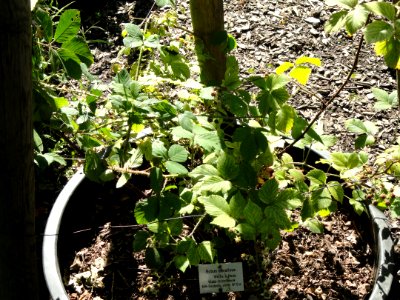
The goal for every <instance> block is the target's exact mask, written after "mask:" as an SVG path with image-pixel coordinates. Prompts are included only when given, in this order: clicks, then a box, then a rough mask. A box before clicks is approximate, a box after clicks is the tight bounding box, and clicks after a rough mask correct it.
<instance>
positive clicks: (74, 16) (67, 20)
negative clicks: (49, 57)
mask: <svg viewBox="0 0 400 300" xmlns="http://www.w3.org/2000/svg"><path fill="white" fill-rule="evenodd" d="M80 26H81V17H80V12H79V10H77V9H67V10H66V11H64V13H63V14H62V15H61V17H60V20H59V21H58V25H57V28H56V32H55V33H54V40H55V41H56V42H57V43H65V42H67V41H69V40H71V39H72V38H74V37H75V36H76V35H77V34H78V32H79V29H80Z"/></svg>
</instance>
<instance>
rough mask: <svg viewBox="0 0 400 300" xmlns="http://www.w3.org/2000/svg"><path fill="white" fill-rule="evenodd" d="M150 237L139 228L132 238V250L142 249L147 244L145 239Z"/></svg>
mask: <svg viewBox="0 0 400 300" xmlns="http://www.w3.org/2000/svg"><path fill="white" fill-rule="evenodd" d="M149 237H150V234H149V232H147V231H144V230H140V231H138V232H136V234H135V236H134V240H133V251H141V250H144V249H145V248H146V246H147V239H148V238H149Z"/></svg>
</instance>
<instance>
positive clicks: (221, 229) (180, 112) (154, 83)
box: [34, 0, 400, 272]
mask: <svg viewBox="0 0 400 300" xmlns="http://www.w3.org/2000/svg"><path fill="white" fill-rule="evenodd" d="M327 2H328V3H329V4H338V5H340V6H341V7H342V8H343V9H344V10H343V11H341V12H340V13H336V14H333V15H332V17H331V18H330V20H329V22H328V23H327V25H326V30H327V31H329V32H333V31H337V30H339V29H340V28H342V27H345V29H346V30H347V32H348V33H349V34H354V33H355V32H356V31H357V30H358V29H361V28H362V27H363V26H365V25H366V27H365V30H364V34H365V36H366V41H367V42H369V43H376V45H378V46H376V47H375V49H376V51H377V54H378V55H383V56H384V58H385V61H386V63H387V64H388V66H390V67H393V66H394V67H397V66H398V61H399V57H398V55H399V53H400V52H399V51H397V52H396V51H392V50H393V49H394V48H395V49H397V48H396V47H398V43H399V42H398V40H397V31H398V28H397V27H398V26H399V24H400V23H399V21H398V19H397V9H398V6H397V5H393V4H390V3H386V2H370V3H366V4H358V2H357V1H349V0H336V1H333V0H331V1H327ZM157 4H160V5H166V4H168V5H171V4H174V2H173V1H166V0H165V1H157ZM370 13H374V14H375V15H378V16H380V17H384V18H387V19H388V21H387V22H386V21H381V20H374V21H372V22H371V23H369V24H368V25H367V21H368V15H369V14H370ZM34 14H35V18H34V19H35V20H37V27H36V30H35V31H34V37H35V38H36V39H37V43H36V50H35V52H34V62H35V64H34V65H35V70H36V75H34V78H35V79H36V81H37V87H38V94H39V95H40V96H41V97H42V98H41V99H42V100H43V101H44V102H45V103H46V105H45V106H43V107H44V108H43V107H42V106H40V105H39V106H38V108H41V107H42V108H41V109H42V111H43V110H46V113H47V115H46V116H47V120H48V124H49V125H48V126H50V127H51V128H57V131H56V132H58V133H59V136H61V137H62V138H63V141H64V142H63V143H62V145H59V146H57V144H56V146H54V148H53V152H52V153H51V155H54V157H57V159H58V160H57V161H58V162H60V163H64V161H63V160H62V158H61V156H56V154H55V153H57V152H59V149H60V148H63V147H67V148H68V149H69V151H70V152H71V154H70V155H69V156H70V157H74V156H75V157H81V156H82V155H84V157H85V165H84V171H85V173H86V175H87V176H88V177H89V178H90V179H92V180H95V181H98V182H104V181H111V180H114V179H116V187H117V188H120V187H122V186H124V185H125V184H126V183H127V182H131V183H132V184H135V180H136V178H137V176H146V177H148V178H149V179H150V180H149V181H150V187H151V192H150V193H149V195H148V196H147V197H143V199H140V200H139V201H138V202H137V203H136V207H135V210H134V215H135V219H136V222H137V223H138V224H141V225H143V229H142V230H141V231H138V232H137V233H136V235H135V237H134V242H133V248H134V250H135V251H145V254H146V262H147V265H148V266H149V267H152V268H153V267H154V268H158V269H166V268H168V267H169V266H170V265H174V266H175V267H176V268H178V269H179V270H181V271H182V272H185V271H186V269H187V268H188V267H190V266H196V265H198V264H199V263H204V262H208V263H212V262H216V261H223V259H224V257H223V253H221V249H222V247H223V244H224V243H227V242H229V243H249V244H250V245H252V246H253V247H254V251H253V252H254V255H255V258H256V266H257V267H258V268H260V267H261V264H262V259H263V253H264V252H265V251H271V250H273V249H275V248H276V247H278V246H279V243H280V241H281V232H282V230H285V231H291V230H295V228H297V227H299V226H305V227H307V228H309V229H310V230H311V231H312V232H315V233H321V232H323V226H322V222H321V219H322V218H324V217H326V216H328V215H329V214H330V213H331V212H333V211H335V210H336V208H337V206H338V202H339V203H342V202H343V201H345V200H346V201H349V202H350V204H352V205H353V207H354V208H355V211H356V212H357V213H360V214H361V213H362V212H363V211H364V210H365V206H366V204H368V203H371V202H374V203H376V204H377V205H378V206H379V207H382V208H387V207H390V208H391V211H392V212H393V213H394V214H400V210H399V208H400V205H399V204H400V191H399V189H398V188H396V187H395V186H396V185H395V183H394V182H395V181H396V180H398V177H399V175H400V154H399V153H400V146H397V145H396V146H393V147H392V148H390V149H388V150H387V151H386V152H385V153H382V154H381V155H380V156H379V157H378V158H377V159H376V161H375V162H374V164H369V163H368V156H367V154H366V153H365V152H362V151H360V152H358V153H356V152H354V153H340V152H335V153H331V155H330V157H329V158H325V159H323V160H322V162H324V163H325V165H318V164H317V165H314V166H311V165H309V164H308V162H307V159H306V158H304V159H301V160H300V161H296V160H295V159H294V158H293V157H292V156H291V155H290V154H289V152H288V151H287V150H289V149H290V148H291V147H293V146H294V145H296V146H298V147H304V145H315V144H318V145H319V146H321V147H328V146H331V145H332V141H333V140H334V138H333V137H331V136H327V135H324V134H323V133H321V132H320V131H319V129H318V128H316V126H315V125H314V123H315V121H316V120H317V119H318V117H319V116H320V115H321V113H322V111H323V110H324V109H326V107H327V106H328V105H330V104H331V103H332V101H333V99H334V98H335V97H336V96H337V95H338V94H339V92H340V91H341V89H342V88H343V86H344V85H345V84H346V83H347V81H348V79H349V78H350V76H351V73H352V72H353V71H354V68H353V69H352V70H351V72H350V74H349V76H348V78H347V79H346V80H345V81H344V83H343V85H342V87H341V88H339V89H338V90H337V91H336V92H335V93H333V96H332V97H330V98H329V99H328V100H327V101H326V102H325V103H324V107H323V108H321V111H320V112H319V113H318V114H317V115H316V117H315V118H314V119H313V120H311V121H308V120H306V119H305V118H303V117H301V116H300V115H299V114H298V113H297V111H296V109H295V108H294V107H293V106H292V105H290V104H289V102H288V100H289V99H290V97H291V95H290V93H289V92H288V89H287V85H288V84H297V83H298V84H300V85H306V84H307V82H308V80H309V78H310V76H312V70H313V69H314V68H318V67H321V66H322V62H321V61H320V60H319V59H318V58H315V57H305V56H301V57H299V58H298V59H297V60H295V61H294V62H284V63H282V64H281V65H280V66H278V67H277V69H276V70H275V73H270V74H267V75H265V76H250V77H249V78H245V79H244V78H241V75H240V74H239V64H238V61H237V60H236V58H235V57H234V56H233V55H232V54H231V53H228V52H230V51H231V50H233V48H234V46H235V41H234V40H233V38H232V37H231V36H229V35H228V34H226V32H225V34H222V35H221V37H223V38H224V39H226V40H225V42H226V43H221V44H224V45H229V47H224V49H223V50H224V51H226V52H227V53H226V72H225V77H224V80H223V81H222V84H221V87H214V86H204V85H203V84H201V83H200V82H198V81H197V79H196V78H197V77H198V74H199V67H198V65H197V64H196V63H194V62H193V61H189V60H188V53H193V52H194V44H193V43H194V41H193V36H191V35H189V34H188V32H187V31H185V34H186V36H181V37H180V38H179V39H178V40H172V41H171V39H170V30H171V29H172V28H173V27H174V26H176V24H175V20H176V19H177V18H176V15H175V13H174V11H173V10H165V11H163V12H161V13H159V14H158V15H154V14H152V15H150V16H149V18H148V19H146V20H145V22H143V23H142V24H143V27H140V26H138V25H136V24H123V31H122V36H123V44H124V46H123V48H122V50H121V51H120V56H121V57H126V56H133V55H134V56H135V57H137V60H136V61H135V62H134V63H133V64H128V63H127V62H126V63H124V64H122V63H121V64H115V65H113V67H112V68H113V71H114V72H115V76H114V78H113V79H112V81H111V82H110V83H109V84H105V83H102V82H101V81H100V80H99V79H98V78H96V77H95V76H93V75H91V74H90V73H89V71H88V69H87V67H88V66H89V65H90V63H91V62H93V58H92V56H91V54H90V52H88V48H87V44H86V43H85V42H84V40H82V37H81V36H80V35H79V27H80V25H79V12H78V11H76V10H65V11H64V12H63V13H62V14H61V11H60V12H56V15H55V16H53V17H51V14H50V13H49V12H48V11H46V9H44V8H41V7H40V6H39V7H37V8H36V11H34ZM59 14H61V15H60V17H59V18H58V17H57V16H58V15H59ZM56 17H57V18H56ZM54 18H55V19H58V23H57V25H55V23H53V19H54ZM383 23H384V24H383ZM54 28H55V29H54ZM178 30H179V29H178ZM396 30H397V31H396ZM41 32H43V33H41ZM377 32H378V33H379V34H377V35H375V34H376V33H377ZM378 37H379V38H378ZM145 54H146V55H145ZM205 54H206V53H204V55H205ZM356 62H357V58H356V59H355V64H356ZM82 63H83V64H82ZM49 70H53V71H49ZM54 71H56V72H54ZM82 74H83V75H84V76H82V77H83V78H81V75H82ZM67 77H68V78H70V77H72V78H75V79H78V80H80V81H79V85H80V86H79V90H78V91H76V90H67V91H64V90H60V89H58V88H59V85H58V84H59V83H62V82H63V80H64V78H67ZM248 85H251V86H252V89H249V88H248ZM249 90H251V91H252V92H250V91H249ZM373 93H374V95H375V97H376V98H377V99H378V102H377V104H376V108H377V109H388V108H391V107H393V106H395V105H396V100H395V99H394V98H395V94H394V93H395V92H392V93H391V94H388V93H387V92H384V91H382V90H380V89H377V88H375V89H374V90H373ZM66 94H69V95H70V96H71V95H72V96H71V99H70V100H67V99H66V96H64V97H63V96H60V95H66ZM38 120H43V116H41V117H40V118H39V119H38ZM346 126H347V128H348V129H349V131H351V132H353V133H355V134H357V135H358V136H357V139H356V141H355V144H356V145H355V147H356V148H357V149H364V147H365V146H368V145H371V144H373V143H374V141H375V137H374V136H375V134H376V132H377V128H376V126H375V125H374V124H373V123H370V122H365V121H361V120H358V119H350V118H349V120H348V121H347V122H346ZM54 130H55V129H54ZM50 133H53V132H50ZM288 137H291V139H288ZM35 141H36V145H37V147H38V151H39V152H42V151H43V150H44V149H43V147H42V148H40V144H41V140H40V136H39V135H37V134H35ZM71 149H72V150H71ZM305 152H306V154H307V153H308V152H307V151H305ZM46 160H47V162H48V163H49V162H50V160H49V158H48V157H47V158H46ZM329 165H330V166H331V167H332V168H331V169H329ZM325 167H326V168H325ZM333 169H335V170H337V171H338V173H339V174H337V173H335V172H333ZM330 170H332V172H330ZM343 186H346V187H347V188H348V189H349V190H350V191H351V193H350V194H349V193H345V189H344V188H343ZM381 194H384V195H385V197H382V196H380V195H381ZM221 237H222V238H221ZM221 239H222V242H221Z"/></svg>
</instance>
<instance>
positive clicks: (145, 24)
mask: <svg viewBox="0 0 400 300" xmlns="http://www.w3.org/2000/svg"><path fill="white" fill-rule="evenodd" d="M155 4H156V2H155V1H154V2H153V6H152V7H151V8H150V10H149V13H148V14H147V16H146V18H145V20H144V29H143V32H144V33H146V31H147V26H148V25H149V21H150V15H151V12H152V11H153V8H154V6H155ZM143 50H144V46H143V45H142V47H140V51H139V57H138V60H137V66H136V74H135V80H136V81H137V80H138V79H139V71H140V64H141V62H142V56H143Z"/></svg>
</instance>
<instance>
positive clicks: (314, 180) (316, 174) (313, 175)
mask: <svg viewBox="0 0 400 300" xmlns="http://www.w3.org/2000/svg"><path fill="white" fill-rule="evenodd" d="M306 177H307V178H308V179H309V180H310V182H311V184H312V185H315V186H320V185H324V184H325V183H326V179H327V176H326V174H325V172H324V171H322V170H318V169H314V170H311V171H309V172H308V173H307V174H306Z"/></svg>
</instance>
